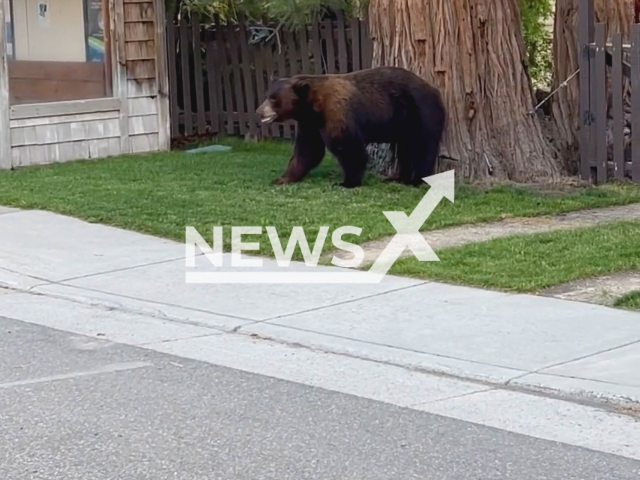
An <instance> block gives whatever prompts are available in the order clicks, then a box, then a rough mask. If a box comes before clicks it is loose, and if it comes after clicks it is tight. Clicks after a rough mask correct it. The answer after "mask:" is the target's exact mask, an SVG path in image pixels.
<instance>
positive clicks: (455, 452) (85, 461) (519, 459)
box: [0, 318, 640, 480]
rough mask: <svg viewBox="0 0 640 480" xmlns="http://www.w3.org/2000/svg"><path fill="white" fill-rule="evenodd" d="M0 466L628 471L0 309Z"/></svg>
mask: <svg viewBox="0 0 640 480" xmlns="http://www.w3.org/2000/svg"><path fill="white" fill-rule="evenodd" d="M540 421H544V419H540ZM593 434H594V435H597V432H596V431H594V432H593ZM0 478H1V479H6V480H22V479H24V480H27V479H28V480H39V479H47V480H54V479H55V480H75V479H82V480H94V479H96V480H97V479H100V480H107V479H123V480H124V479H126V480H140V479H149V480H164V479H180V480H196V479H197V480H205V479H206V480H213V479H220V480H245V479H251V480H261V479H274V480H301V479H321V480H333V479H335V480H351V479H354V480H355V479H357V480H382V479H385V480H386V479H389V480H409V479H420V480H430V479H434V480H435V479H437V480H466V479H469V480H492V479H514V480H538V479H545V480H573V479H575V480H591V479H594V480H596V479H597V480H608V479H610V480H627V479H628V480H637V479H638V478H640V462H638V461H635V460H631V459H626V458H622V457H617V456H614V455H610V454H604V453H599V452H595V451H591V450H586V449H582V448H578V447H573V446H570V445H567V444H560V443H555V442H550V441H545V440H540V439H536V438H532V437H528V436H524V435H519V434H515V433H510V432H507V431H503V430H498V429H494V428H490V427H485V426H481V425H476V424H472V423H468V422H464V421H460V420H455V419H449V418H446V417H441V416H438V415H432V414H429V413H422V412H419V411H415V410H411V409H405V408H400V407H396V406H392V405H388V404H384V403H380V402H376V401H372V400H368V399H364V398H359V397H355V396H350V395H344V394H341V393H336V392H332V391H326V390H322V389H319V388H314V387H310V386H305V385H301V384H297V383H292V382H287V381H283V380H278V379H274V378H270V377H265V376H261V375H256V374H250V373H245V372H241V371H236V370H232V369H229V368H224V367H219V366H215V365H211V364H207V363H200V362H195V361H190V360H185V359H183V358H178V357H172V356H169V355H164V354H160V353H156V352H153V351H149V350H145V349H140V348H134V347H128V346H123V345H119V344H113V343H110V342H106V341H104V340H101V339H99V338H97V339H96V338H88V337H82V336H78V335H73V334H70V333H67V332H62V331H57V330H51V329H47V328H44V327H40V326H35V325H32V324H28V323H23V322H18V321H13V320H9V319H4V318H0Z"/></svg>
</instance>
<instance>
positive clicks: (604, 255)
mask: <svg viewBox="0 0 640 480" xmlns="http://www.w3.org/2000/svg"><path fill="white" fill-rule="evenodd" d="M437 253H438V257H439V258H440V262H419V261H417V260H416V259H415V258H411V257H408V258H403V259H401V260H399V261H397V262H396V264H395V265H394V266H393V267H392V268H391V273H396V274H402V275H409V276H412V277H418V278H428V279H434V280H441V281H445V282H450V283H464V284H467V285H476V286H480V287H489V288H495V289H500V290H510V291H518V292H535V291H538V290H541V289H544V288H547V287H551V286H553V285H558V284H561V283H565V282H570V281H573V280H577V279H580V278H588V277H593V276H598V275H605V274H609V273H613V272H621V271H627V270H637V269H639V268H640V222H621V223H615V224H610V225H603V226H598V227H591V228H580V229H576V230H565V231H556V232H549V233H541V234H535V235H529V236H525V235H518V236H513V237H507V238H501V239H495V240H490V241H487V242H481V243H477V244H470V245H465V246H461V247H456V248H447V249H443V250H439V251H438V252H437ZM636 301H638V299H636Z"/></svg>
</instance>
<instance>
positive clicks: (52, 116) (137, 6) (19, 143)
mask: <svg viewBox="0 0 640 480" xmlns="http://www.w3.org/2000/svg"><path fill="white" fill-rule="evenodd" d="M109 5H110V15H109V16H108V24H110V34H111V36H112V38H113V41H112V42H111V47H110V50H109V52H110V56H111V58H112V59H113V62H112V63H111V68H110V69H109V72H112V74H113V76H112V79H113V94H112V96H111V97H110V98H99V99H93V100H78V101H76V100H73V101H67V102H48V103H41V104H25V105H14V106H11V107H10V108H7V109H6V111H5V113H8V115H7V116H6V117H7V118H6V122H5V123H6V128H5V132H4V133H5V134H6V138H7V141H5V142H4V145H10V149H6V155H5V158H4V160H3V162H4V163H2V162H0V167H3V168H10V167H12V166H13V167H20V166H26V165H37V164H47V163H56V162H65V161H70V160H79V159H94V158H104V157H110V156H114V155H120V154H128V153H144V152H153V151H158V150H159V149H167V148H169V141H168V140H169V105H168V81H167V78H165V77H167V75H168V72H167V70H166V65H167V62H166V59H165V58H164V56H165V54H166V53H165V50H166V49H165V43H164V42H165V37H164V28H165V20H164V19H165V16H164V10H163V9H164V1H163V0H153V1H149V0H109ZM157 8H160V11H158V10H157ZM0 47H1V45H0ZM0 60H2V58H0ZM89 66H91V65H89ZM98 66H100V65H97V66H96V65H94V67H96V71H97V67H98ZM32 67H33V66H31V65H25V69H26V70H25V71H27V70H28V69H31V70H29V71H28V72H27V73H29V72H30V73H29V74H30V75H31V76H33V77H37V76H39V77H38V78H40V77H45V79H46V78H48V75H47V74H46V72H45V73H42V72H41V71H39V70H37V69H36V70H34V69H33V68H32ZM0 74H2V65H0ZM4 75H5V78H8V76H7V74H6V73H5V74H4ZM0 80H2V79H0ZM63 80H65V81H66V80H67V79H66V78H65V79H63ZM68 80H70V81H71V80H74V78H73V76H71V77H69V79H68ZM2 86H3V84H2V82H0V87H2ZM161 86H164V91H163V92H161V91H160V87H161ZM0 90H2V89H1V88H0ZM0 93H1V92H0ZM7 103H8V102H7ZM0 110H1V109H0ZM1 113H2V111H0V114H1ZM2 125H3V122H2V118H0V127H2ZM0 134H2V132H0ZM0 153H2V152H1V151H0ZM7 157H8V158H7Z"/></svg>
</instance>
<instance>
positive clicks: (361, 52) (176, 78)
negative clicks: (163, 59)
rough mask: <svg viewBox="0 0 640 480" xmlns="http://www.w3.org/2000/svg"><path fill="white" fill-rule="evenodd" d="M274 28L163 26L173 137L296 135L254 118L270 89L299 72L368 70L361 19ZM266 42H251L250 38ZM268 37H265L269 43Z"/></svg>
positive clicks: (191, 22) (368, 48)
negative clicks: (301, 26) (165, 29)
mask: <svg viewBox="0 0 640 480" xmlns="http://www.w3.org/2000/svg"><path fill="white" fill-rule="evenodd" d="M275 28H276V26H275V25H269V26H268V28H265V27H263V26H252V25H248V24H245V23H240V24H227V25H221V24H210V25H201V23H200V22H199V21H198V19H197V18H192V19H190V20H189V19H183V20H181V21H180V22H174V21H169V22H168V23H167V44H168V63H169V84H170V104H171V133H172V137H173V138H179V137H183V136H191V135H211V136H215V135H219V134H226V135H243V136H246V135H250V136H252V137H255V138H269V137H271V138H273V137H284V138H291V137H292V135H294V125H293V123H292V122H287V123H286V124H277V123H274V124H272V125H268V126H265V125H262V124H260V122H259V120H258V118H257V115H256V113H255V111H256V109H257V107H258V105H259V104H260V103H261V102H262V100H263V99H264V96H265V92H266V91H267V89H268V88H269V86H270V85H271V83H272V82H273V81H274V80H275V79H277V78H281V77H288V76H291V75H295V74H298V73H313V74H326V73H346V72H351V71H355V70H360V69H364V68H369V67H370V66H371V58H372V52H373V44H372V42H371V39H370V36H369V34H368V31H367V26H366V23H365V22H364V21H362V20H359V19H351V20H345V19H344V18H343V17H342V16H339V17H338V19H337V20H333V21H332V20H322V21H318V22H316V23H314V24H313V25H309V26H307V27H306V28H301V29H299V30H297V31H287V30H283V31H280V32H278V33H275V32H276V31H275V30H274V29H275ZM260 35H262V36H263V37H267V38H265V39H267V40H268V41H266V42H265V41H264V40H263V41H260V42H259V43H255V44H252V42H251V41H250V39H251V38H252V37H259V36H260ZM269 36H271V38H270V39H269V38H268V37H269Z"/></svg>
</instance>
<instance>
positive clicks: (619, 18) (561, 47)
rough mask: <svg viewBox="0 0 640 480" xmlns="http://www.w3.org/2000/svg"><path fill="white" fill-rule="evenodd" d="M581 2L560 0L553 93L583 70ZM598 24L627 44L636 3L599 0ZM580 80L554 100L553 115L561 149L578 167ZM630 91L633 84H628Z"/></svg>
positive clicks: (570, 83) (572, 82)
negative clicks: (579, 69)
mask: <svg viewBox="0 0 640 480" xmlns="http://www.w3.org/2000/svg"><path fill="white" fill-rule="evenodd" d="M579 1H580V0H556V12H555V22H554V31H553V88H552V91H553V90H556V89H558V88H559V87H560V85H561V84H562V83H563V82H565V81H566V80H567V79H569V78H570V77H571V75H573V74H574V73H575V72H576V71H577V70H578V68H579V57H578V55H579V48H580V41H579V22H578V20H579V15H578V4H579ZM595 13H596V21H598V22H604V23H606V24H607V36H608V37H609V38H610V34H611V33H612V32H613V33H615V32H621V33H622V35H623V39H624V41H625V42H628V41H629V32H630V28H631V23H632V21H633V0H595ZM579 79H580V77H579V76H577V75H576V76H574V77H573V78H572V79H571V80H570V81H569V82H568V83H567V84H566V86H564V87H562V88H560V90H559V91H558V92H557V93H556V94H555V95H554V97H553V99H552V100H551V115H552V119H553V124H554V127H555V130H556V137H557V138H556V140H557V148H558V150H559V151H560V152H561V154H562V155H563V157H565V158H566V159H567V161H568V166H571V167H573V169H575V168H577V165H578V161H577V159H578V147H579V145H578V120H579V116H580V82H579ZM625 90H627V92H628V91H629V84H628V82H627V84H626V85H625Z"/></svg>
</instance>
